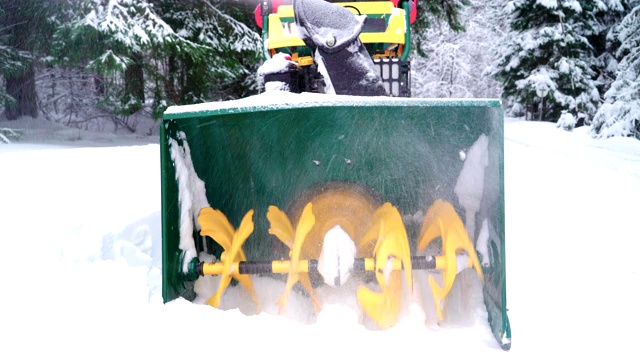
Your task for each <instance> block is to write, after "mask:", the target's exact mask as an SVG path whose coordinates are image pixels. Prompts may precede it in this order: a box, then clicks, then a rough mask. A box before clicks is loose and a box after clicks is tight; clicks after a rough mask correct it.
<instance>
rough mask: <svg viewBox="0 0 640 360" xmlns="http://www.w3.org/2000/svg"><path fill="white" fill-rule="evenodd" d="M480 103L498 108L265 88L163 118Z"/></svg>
mask: <svg viewBox="0 0 640 360" xmlns="http://www.w3.org/2000/svg"><path fill="white" fill-rule="evenodd" d="M461 105H462V106H484V107H500V106H501V102H500V100H498V99H426V98H393V97H386V96H374V97H367V96H349V95H327V94H314V93H302V94H296V93H290V92H286V91H267V92H264V93H262V94H259V95H254V96H249V97H247V98H244V99H238V100H229V101H220V102H208V103H203V104H193V105H181V106H170V107H169V108H168V109H167V110H166V111H165V113H164V118H165V119H181V118H187V117H192V116H202V115H219V114H238V113H246V112H255V111H267V110H280V109H290V108H313V107H325V106H350V107H353V106H360V107H368V106H425V107H433V106H461Z"/></svg>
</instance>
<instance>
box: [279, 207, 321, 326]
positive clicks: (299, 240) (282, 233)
mask: <svg viewBox="0 0 640 360" xmlns="http://www.w3.org/2000/svg"><path fill="white" fill-rule="evenodd" d="M312 208H313V205H312V203H308V204H307V205H306V206H305V207H304V210H303V211H302V215H301V216H300V220H299V221H298V224H297V226H296V229H295V235H294V237H293V243H292V244H291V245H290V244H288V242H289V243H290V240H289V239H291V235H292V234H293V227H292V226H291V221H290V220H289V218H288V217H287V215H286V214H285V213H284V212H282V211H281V210H280V209H278V208H277V207H275V206H270V207H269V211H268V213H267V218H268V219H269V221H270V222H271V227H270V228H269V233H270V234H273V235H276V236H277V237H278V239H280V241H282V242H283V243H284V244H286V245H287V246H289V247H290V249H291V251H290V261H291V265H290V268H289V275H288V277H287V283H286V285H285V289H284V291H283V292H282V295H280V298H279V299H278V307H279V308H280V313H281V314H284V313H285V312H286V308H287V304H288V301H289V293H290V292H291V289H292V288H293V286H294V285H295V284H296V283H297V282H298V281H300V283H301V284H302V286H303V287H304V288H305V290H307V292H308V293H309V296H310V297H311V299H312V303H313V305H314V308H315V309H316V310H319V301H318V299H317V297H316V295H315V292H314V291H313V288H312V287H311V281H310V280H309V275H308V274H306V273H304V274H301V273H300V254H301V252H302V245H303V244H304V240H305V238H306V237H307V234H308V233H309V231H311V228H312V227H313V225H314V224H315V217H314V216H313V211H312Z"/></svg>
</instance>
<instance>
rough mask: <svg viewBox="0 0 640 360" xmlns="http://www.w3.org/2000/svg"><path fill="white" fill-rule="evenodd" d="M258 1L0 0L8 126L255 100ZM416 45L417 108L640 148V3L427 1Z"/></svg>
mask: <svg viewBox="0 0 640 360" xmlns="http://www.w3.org/2000/svg"><path fill="white" fill-rule="evenodd" d="M258 2H259V0H190V1H184V0H0V120H9V122H8V123H9V124H11V122H10V120H15V119H19V118H21V117H25V116H26V117H33V118H37V119H42V121H51V122H56V123H60V124H63V125H67V126H73V127H78V128H81V129H86V130H94V131H96V130H97V131H111V132H116V133H118V132H119V133H136V132H140V128H139V126H138V125H139V124H140V123H141V122H143V121H144V120H145V119H147V120H148V119H153V120H158V119H160V118H161V116H162V113H163V112H164V110H165V109H166V108H167V107H168V106H171V105H183V104H193V103H201V102H208V101H223V100H230V99H237V98H242V97H246V96H249V95H253V94H257V93H259V92H261V91H262V90H261V83H260V79H259V77H258V76H257V69H258V67H259V66H260V65H261V64H262V62H263V61H264V58H263V56H262V39H261V35H260V33H261V29H259V28H258V27H257V25H256V24H255V20H254V14H253V12H254V9H255V7H256V6H257V4H258ZM412 35H413V36H412V44H411V45H412V54H411V60H412V73H411V89H412V94H413V96H414V97H432V98H433V97H446V98H500V99H502V100H503V104H504V108H505V111H506V113H507V116H515V117H518V116H523V117H525V118H526V119H527V120H537V121H551V122H556V123H557V124H558V126H559V127H562V128H564V129H566V130H571V129H573V128H574V127H575V126H582V125H586V126H590V130H589V132H590V134H591V135H592V136H593V137H604V138H606V137H610V136H625V137H635V138H638V139H640V0H595V1H587V0H509V1H506V0H485V1H481V0H430V1H423V0H420V1H419V2H418V19H417V21H416V23H415V24H414V25H413V27H412ZM145 129H146V130H145V131H147V132H148V133H149V135H153V134H152V133H153V132H154V131H157V126H156V127H149V128H145ZM19 137H20V134H19V132H18V131H16V130H15V129H12V128H11V127H10V126H9V127H4V128H3V127H0V143H1V142H10V141H12V140H16V139H18V138H19Z"/></svg>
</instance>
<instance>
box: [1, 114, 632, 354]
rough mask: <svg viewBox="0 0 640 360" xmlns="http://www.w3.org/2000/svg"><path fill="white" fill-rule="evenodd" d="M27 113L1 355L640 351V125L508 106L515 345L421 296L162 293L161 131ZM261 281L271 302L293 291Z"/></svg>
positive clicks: (7, 196) (8, 203) (11, 204)
mask: <svg viewBox="0 0 640 360" xmlns="http://www.w3.org/2000/svg"><path fill="white" fill-rule="evenodd" d="M23 121H24V123H21V124H20V125H19V126H18V127H21V128H23V129H24V139H23V141H22V142H19V143H15V144H11V145H3V144H0V241H1V242H2V248H1V251H0V274H2V275H1V276H2V300H1V302H2V303H1V306H0V319H1V320H0V331H2V334H3V337H2V340H0V343H1V344H2V345H1V346H0V358H3V359H20V358H25V359H26V358H34V357H35V356H47V357H64V358H67V359H85V358H107V359H113V358H125V359H127V358H144V359H155V358H157V359H160V358H162V359H170V358H178V357H184V356H201V355H204V356H215V357H216V358H241V359H245V358H275V357H276V356H277V357H280V358H286V359H293V358H297V357H299V356H303V357H305V358H311V359H327V358H336V357H339V358H343V357H347V356H349V357H358V358H360V357H367V358H373V359H386V358H390V357H399V356H411V357H416V356H417V357H420V358H442V357H444V356H453V358H461V357H462V356H464V355H470V356H472V357H473V358H474V359H495V358H506V357H510V358H518V359H530V358H536V357H541V356H547V357H549V356H551V357H554V358H556V357H558V358H559V357H563V356H566V357H570V358H578V357H582V356H585V355H588V356H596V357H598V356H606V358H637V350H636V345H635V343H634V341H636V337H637V334H638V331H637V326H638V324H639V323H640V310H639V309H638V304H640V295H639V294H638V293H639V290H640V288H639V285H638V284H640V274H639V273H638V270H637V267H636V264H637V262H638V260H637V258H638V253H639V252H640V245H639V244H640V241H639V240H640V235H638V231H637V225H636V223H635V221H636V220H637V216H638V215H637V214H639V213H640V191H639V190H638V189H640V142H638V141H637V140H632V139H622V138H616V139H608V140H593V139H591V138H589V137H588V135H587V134H586V129H584V128H579V129H576V130H575V131H574V132H572V133H569V132H565V131H562V130H559V129H556V128H555V127H554V125H553V124H549V123H537V122H523V121H519V120H513V119H511V120H509V121H507V122H506V124H505V158H506V159H505V179H506V185H505V192H506V194H505V196H506V220H507V221H506V235H507V239H506V253H507V289H508V290H507V301H508V307H509V316H510V320H511V327H512V335H513V346H512V350H511V351H510V352H503V351H502V350H500V349H499V348H498V346H497V344H496V343H495V341H494V339H493V337H492V335H491V334H490V333H489V331H488V329H487V327H486V324H485V323H484V322H483V321H480V320H477V319H476V320H474V321H473V322H472V323H471V324H469V325H468V326H461V327H447V328H435V327H433V326H425V325H424V321H423V320H424V319H423V317H422V315H421V314H420V312H419V311H416V312H415V313H414V314H413V315H414V316H409V317H406V318H404V319H403V321H401V323H400V324H398V325H397V326H396V327H394V328H392V329H390V330H387V331H370V330H365V329H364V328H363V327H362V326H361V325H359V324H358V319H357V316H356V315H355V313H354V312H352V311H349V308H348V307H340V306H327V307H326V308H325V310H323V312H321V313H320V315H319V316H318V319H317V320H316V321H315V322H313V324H312V325H305V324H301V323H299V322H297V321H294V320H291V319H289V318H286V317H279V316H275V315H271V314H261V315H259V316H246V315H244V314H242V313H241V312H240V311H239V310H226V311H223V310H217V309H214V308H211V307H208V306H203V305H196V304H192V303H189V302H186V301H184V300H176V301H173V302H171V303H168V304H162V298H161V275H160V267H161V249H160V246H161V245H160V244H161V233H160V160H159V147H158V145H157V138H153V137H137V136H136V137H131V138H127V139H122V138H112V137H110V136H107V135H104V134H91V133H84V132H80V133H77V132H74V134H76V135H77V136H67V135H68V133H69V132H68V131H66V130H64V129H60V128H56V129H54V130H55V131H54V130H52V129H51V128H49V127H48V126H49V125H47V127H44V128H43V124H44V125H46V123H41V122H35V121H26V120H23ZM14 124H16V123H6V122H4V123H0V127H7V126H14ZM37 134H40V135H37ZM132 145H133V146H132ZM260 286H262V288H259V289H258V293H259V294H260V296H261V297H263V298H264V299H265V300H264V301H262V302H263V303H265V301H266V300H268V299H275V298H277V296H278V295H279V292H280V291H281V289H280V288H274V286H273V285H269V283H266V282H260V283H259V286H258V287H260ZM276 286H283V285H276ZM232 295H233V293H232V292H230V296H232ZM294 303H295V300H294ZM290 309H291V312H294V313H295V312H296V309H297V308H296V306H295V304H294V305H292V306H291V307H290Z"/></svg>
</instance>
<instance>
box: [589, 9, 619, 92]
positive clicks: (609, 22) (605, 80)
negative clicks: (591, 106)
mask: <svg viewBox="0 0 640 360" xmlns="http://www.w3.org/2000/svg"><path fill="white" fill-rule="evenodd" d="M591 11H592V12H593V15H594V20H595V22H594V24H593V26H592V28H593V31H592V33H591V35H590V36H587V39H589V43H590V44H591V46H592V47H593V51H594V55H595V58H596V59H595V60H596V62H595V63H594V64H593V65H592V68H593V69H594V71H595V72H596V74H597V78H596V86H597V88H598V91H599V92H600V94H604V93H605V92H606V91H607V90H609V87H610V86H611V83H612V82H613V80H615V72H616V69H617V65H618V59H616V57H615V53H616V52H617V50H618V47H619V46H620V44H619V43H618V42H617V41H608V40H607V36H608V34H609V33H610V31H611V29H612V27H613V26H614V25H616V24H618V23H619V22H620V21H621V20H622V18H623V17H624V15H625V14H627V13H628V11H629V0H597V1H596V2H595V6H593V8H592V10H591Z"/></svg>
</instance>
